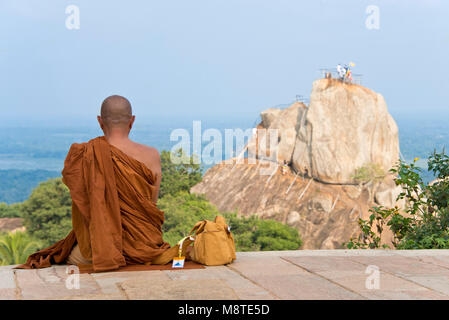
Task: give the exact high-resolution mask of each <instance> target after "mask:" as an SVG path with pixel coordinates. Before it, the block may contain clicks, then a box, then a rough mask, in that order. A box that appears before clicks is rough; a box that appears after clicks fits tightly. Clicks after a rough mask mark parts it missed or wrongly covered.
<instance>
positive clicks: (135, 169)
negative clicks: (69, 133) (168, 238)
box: [18, 137, 174, 272]
mask: <svg viewBox="0 0 449 320" xmlns="http://www.w3.org/2000/svg"><path fill="white" fill-rule="evenodd" d="M62 176H63V182H64V183H65V184H66V185H67V187H68V188H69V190H70V194H71V196H72V225H73V230H72V231H71V232H70V233H69V234H68V235H67V237H66V238H64V239H62V240H60V241H58V242H57V243H55V244H54V245H52V246H51V247H48V248H46V249H43V250H40V251H38V252H36V253H33V254H32V255H30V256H29V257H28V260H27V262H26V263H25V264H23V265H21V266H19V267H18V268H24V269H30V268H45V267H49V266H51V264H52V263H64V262H65V261H66V259H67V257H68V256H69V254H70V252H71V250H72V248H73V247H74V246H75V245H76V243H78V245H79V248H80V251H81V254H82V255H83V257H84V258H86V259H89V260H92V267H93V270H94V271H95V272H101V271H108V270H115V269H118V268H119V267H123V266H125V265H129V264H143V263H151V262H154V260H159V261H157V263H158V264H161V263H162V264H163V263H168V262H170V260H171V258H172V257H173V256H174V255H171V253H170V251H169V252H167V250H168V249H169V248H170V245H169V244H168V243H167V242H164V240H163V239H162V224H163V222H164V213H163V212H162V211H161V210H159V209H158V208H157V206H156V204H155V203H154V202H153V201H152V193H153V192H154V188H155V187H154V182H155V177H154V175H153V173H152V172H151V170H150V169H148V168H147V167H146V166H145V165H144V164H143V163H141V162H140V161H138V160H136V159H133V158H131V157H129V156H127V155H126V154H125V153H124V152H122V151H120V150H119V149H117V148H116V147H114V146H112V145H110V144H109V143H108V142H107V140H106V139H105V138H104V137H97V138H95V139H92V140H90V141H89V142H87V143H81V144H78V143H75V144H73V145H72V146H71V148H70V151H69V153H68V155H67V158H66V160H65V162H64V169H63V171H62ZM173 249H174V248H173ZM171 251H173V250H171ZM164 252H165V253H166V254H165V255H162V253H164ZM169 253H170V254H169ZM169 255H171V256H170V257H169ZM156 257H158V258H157V259H156ZM160 257H163V259H162V260H163V261H161V258H160Z"/></svg>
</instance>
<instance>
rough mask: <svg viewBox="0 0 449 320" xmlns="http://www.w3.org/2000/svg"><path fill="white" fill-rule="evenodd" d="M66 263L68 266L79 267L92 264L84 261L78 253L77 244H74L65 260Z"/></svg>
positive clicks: (90, 261)
mask: <svg viewBox="0 0 449 320" xmlns="http://www.w3.org/2000/svg"><path fill="white" fill-rule="evenodd" d="M66 262H67V263H68V264H73V265H80V264H92V260H89V259H86V258H84V257H83V255H82V254H81V251H80V247H79V245H78V244H76V245H75V246H74V247H73V249H72V251H71V252H70V255H69V257H68V258H67V260H66Z"/></svg>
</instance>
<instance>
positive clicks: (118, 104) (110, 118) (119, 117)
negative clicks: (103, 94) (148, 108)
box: [101, 95, 133, 128]
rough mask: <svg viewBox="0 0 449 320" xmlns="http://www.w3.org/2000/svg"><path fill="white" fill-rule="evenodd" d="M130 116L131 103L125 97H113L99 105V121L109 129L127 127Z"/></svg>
mask: <svg viewBox="0 0 449 320" xmlns="http://www.w3.org/2000/svg"><path fill="white" fill-rule="evenodd" d="M132 115H133V112H132V108H131V103H129V101H128V99H126V98H125V97H122V96H118V95H113V96H110V97H107V98H106V99H104V101H103V103H102V104H101V119H102V120H103V122H104V123H105V124H106V125H107V126H108V127H110V128H113V127H123V126H126V125H128V123H129V121H130V120H131V118H132Z"/></svg>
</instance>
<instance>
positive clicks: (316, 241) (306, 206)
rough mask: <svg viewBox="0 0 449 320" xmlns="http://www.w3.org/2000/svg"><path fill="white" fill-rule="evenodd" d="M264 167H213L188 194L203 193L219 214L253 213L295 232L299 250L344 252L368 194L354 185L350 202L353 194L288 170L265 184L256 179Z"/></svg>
mask: <svg viewBox="0 0 449 320" xmlns="http://www.w3.org/2000/svg"><path fill="white" fill-rule="evenodd" d="M264 166H266V164H264V163H257V164H237V165H236V166H235V167H234V168H233V165H230V164H225V163H222V164H219V165H216V166H214V167H212V168H210V169H209V170H208V171H207V172H206V174H205V175H204V177H203V181H201V182H200V183H198V184H197V185H195V186H194V187H193V188H192V189H191V192H193V193H197V194H204V195H205V196H206V197H207V198H208V199H209V200H210V201H211V202H212V203H213V204H215V205H216V206H217V208H218V209H219V210H220V211H235V210H237V211H238V213H239V214H241V215H243V216H249V215H252V214H256V215H257V216H259V217H260V218H262V219H273V220H276V221H280V222H282V223H285V224H288V225H290V226H292V227H294V228H296V229H298V230H299V232H300V235H301V238H302V240H303V248H304V249H335V248H343V243H344V242H348V240H349V239H350V238H351V237H353V236H356V235H357V234H358V225H357V221H358V218H359V217H363V218H364V219H366V218H368V216H369V214H368V209H369V205H368V203H369V202H368V201H367V194H368V192H366V190H364V189H363V188H362V187H358V186H353V187H354V188H355V189H359V188H360V191H359V192H358V196H357V197H356V198H355V199H353V197H354V192H347V191H346V190H345V188H344V186H342V185H332V184H324V183H321V182H319V181H315V180H311V179H307V178H303V177H300V176H296V174H295V173H294V172H292V171H290V172H289V173H287V174H286V175H282V174H281V173H280V171H279V170H278V171H277V172H276V173H275V174H274V175H273V176H272V177H271V179H270V176H269V175H262V174H261V169H263V167H264ZM269 179H270V180H269ZM268 180H269V181H268ZM292 183H293V184H292ZM287 191H288V192H287Z"/></svg>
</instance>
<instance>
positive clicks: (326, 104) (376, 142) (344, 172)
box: [292, 79, 399, 184]
mask: <svg viewBox="0 0 449 320" xmlns="http://www.w3.org/2000/svg"><path fill="white" fill-rule="evenodd" d="M398 159H399V139H398V127H397V125H396V123H395V121H394V120H393V118H392V117H391V115H390V114H389V113H388V110H387V106H386V103H385V100H384V98H383V97H382V96H381V95H380V94H378V93H375V92H374V91H371V90H369V89H367V88H364V87H362V86H359V85H353V84H346V83H342V82H340V81H338V80H333V79H320V80H317V81H315V82H314V84H313V88H312V94H311V96H310V105H309V107H308V108H307V111H306V113H305V118H304V121H303V124H302V123H301V124H300V125H299V130H298V133H297V138H296V144H295V148H294V152H293V156H292V163H293V167H294V168H295V169H296V170H299V171H300V172H303V171H305V170H307V172H308V173H309V174H310V175H311V176H312V177H313V178H315V179H317V180H319V181H322V182H326V183H335V184H352V183H355V181H354V179H353V175H354V173H355V170H357V169H359V168H361V167H363V166H365V165H368V164H377V165H379V166H380V167H381V168H383V170H385V172H387V171H388V170H389V169H390V168H392V167H393V166H394V165H395V163H396V162H397V161H398Z"/></svg>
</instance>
